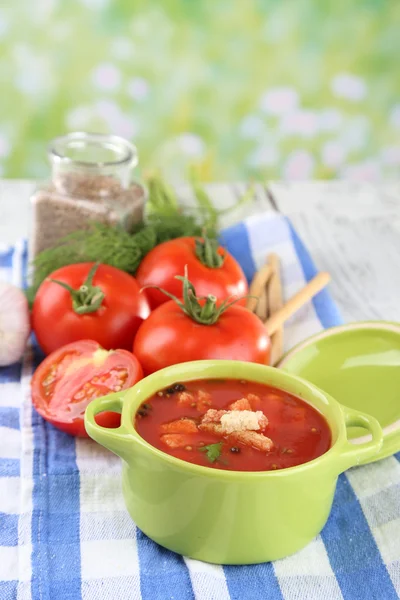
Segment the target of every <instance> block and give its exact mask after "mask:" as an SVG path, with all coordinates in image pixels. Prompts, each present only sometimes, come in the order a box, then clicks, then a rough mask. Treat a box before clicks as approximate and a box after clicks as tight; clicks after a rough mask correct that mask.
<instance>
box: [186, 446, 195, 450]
mask: <svg viewBox="0 0 400 600" xmlns="http://www.w3.org/2000/svg"><path fill="white" fill-rule="evenodd" d="M185 450H193V448H192V446H185Z"/></svg>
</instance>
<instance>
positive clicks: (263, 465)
mask: <svg viewBox="0 0 400 600" xmlns="http://www.w3.org/2000/svg"><path fill="white" fill-rule="evenodd" d="M135 428H136V430H137V431H138V433H139V434H140V435H141V436H142V438H143V439H145V440H146V441H147V442H148V443H149V444H151V445H152V446H154V447H156V448H158V449H159V450H162V451H163V452H166V453H167V454H170V455H171V456H175V457H176V458H180V459H182V460H185V461H187V462H191V463H194V464H197V465H202V466H205V467H212V468H217V469H225V470H230V471H270V470H275V469H285V468H288V467H293V466H296V465H300V464H302V463H306V462H309V461H310V460H313V459H314V458H317V457H318V456H321V454H324V453H325V452H326V451H327V450H329V448H330V445H331V433H330V429H329V426H328V424H327V422H326V420H325V418H324V417H323V415H321V414H320V413H319V412H318V411H317V410H316V409H315V408H313V407H312V406H310V405H309V404H307V403H306V402H304V401H303V400H301V399H300V398H297V397H296V396H293V395H291V394H289V393H287V392H284V391H282V390H279V389H276V388H273V387H269V386H266V385H264V384H261V383H254V382H246V381H242V380H236V379H227V380H216V379H214V380H199V381H190V382H187V383H180V382H177V383H175V384H173V385H171V386H169V387H168V388H166V389H163V390H160V391H158V392H156V393H155V394H154V395H153V396H151V397H150V398H147V400H146V401H145V402H143V403H142V404H141V406H140V407H139V409H138V411H137V413H136V417H135Z"/></svg>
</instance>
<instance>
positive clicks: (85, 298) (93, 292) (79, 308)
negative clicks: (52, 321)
mask: <svg viewBox="0 0 400 600" xmlns="http://www.w3.org/2000/svg"><path fill="white" fill-rule="evenodd" d="M99 266H100V263H95V264H94V265H93V266H92V268H91V269H90V271H89V273H88V276H87V277H86V279H85V281H84V282H83V284H82V285H81V286H80V287H79V289H77V290H75V289H74V288H73V287H71V286H70V285H68V284H67V283H65V282H64V281H58V280H57V279H49V281H51V282H52V283H57V285H60V286H61V287H63V288H64V289H66V290H67V291H68V292H69V293H70V295H71V299H72V308H73V309H74V311H75V312H76V313H77V314H78V315H86V314H89V313H93V312H96V310H98V309H99V308H100V306H101V305H102V303H103V300H104V298H105V294H104V292H103V290H102V289H101V288H99V287H98V286H96V285H93V277H94V275H95V273H96V271H97V269H98V268H99Z"/></svg>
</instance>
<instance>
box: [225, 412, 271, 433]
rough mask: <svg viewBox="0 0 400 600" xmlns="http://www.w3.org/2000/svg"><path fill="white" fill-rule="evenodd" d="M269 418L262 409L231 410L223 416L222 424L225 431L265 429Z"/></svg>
mask: <svg viewBox="0 0 400 600" xmlns="http://www.w3.org/2000/svg"><path fill="white" fill-rule="evenodd" d="M267 425H268V419H267V417H266V416H265V415H264V413H262V412H261V411H260V410H259V411H257V412H253V411H251V410H230V411H229V412H227V413H226V414H224V415H222V417H221V426H222V429H223V431H224V432H225V433H232V432H233V431H248V430H250V431H258V430H260V429H265V428H266V427H267Z"/></svg>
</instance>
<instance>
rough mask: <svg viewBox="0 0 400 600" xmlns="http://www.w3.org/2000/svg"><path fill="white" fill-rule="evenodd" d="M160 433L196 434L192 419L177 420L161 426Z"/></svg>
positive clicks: (195, 426)
mask: <svg viewBox="0 0 400 600" xmlns="http://www.w3.org/2000/svg"><path fill="white" fill-rule="evenodd" d="M160 429H161V433H197V431H198V429H197V425H196V423H195V422H194V421H193V420H192V419H186V418H184V419H178V420H177V421H171V422H170V423H163V424H162V425H161V428H160Z"/></svg>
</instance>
